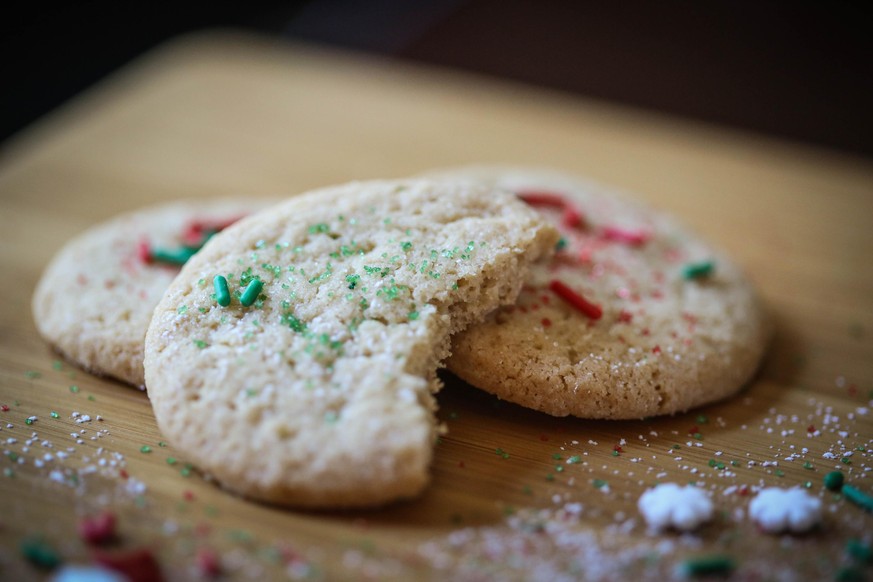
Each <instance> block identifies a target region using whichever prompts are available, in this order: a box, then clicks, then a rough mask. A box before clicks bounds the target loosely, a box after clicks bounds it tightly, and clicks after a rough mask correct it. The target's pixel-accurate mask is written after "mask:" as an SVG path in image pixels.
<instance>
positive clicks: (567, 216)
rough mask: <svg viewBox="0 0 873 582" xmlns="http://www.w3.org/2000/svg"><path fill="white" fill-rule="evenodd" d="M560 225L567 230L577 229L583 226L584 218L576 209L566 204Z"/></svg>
mask: <svg viewBox="0 0 873 582" xmlns="http://www.w3.org/2000/svg"><path fill="white" fill-rule="evenodd" d="M561 224H563V225H564V226H565V227H567V228H579V227H581V226H582V225H584V224H585V217H584V215H583V214H582V213H581V212H579V210H578V209H576V208H574V207H572V206H570V205H569V204H567V205H566V206H565V207H564V214H563V216H561Z"/></svg>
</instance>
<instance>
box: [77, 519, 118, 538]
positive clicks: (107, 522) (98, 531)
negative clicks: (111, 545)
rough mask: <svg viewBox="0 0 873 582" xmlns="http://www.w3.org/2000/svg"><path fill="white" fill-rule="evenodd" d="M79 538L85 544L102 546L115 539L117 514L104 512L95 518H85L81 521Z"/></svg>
mask: <svg viewBox="0 0 873 582" xmlns="http://www.w3.org/2000/svg"><path fill="white" fill-rule="evenodd" d="M78 532H79V537H80V538H82V539H83V540H84V541H85V543H88V544H91V545H100V544H105V543H107V542H110V541H112V540H113V539H114V538H115V514H114V513H111V512H109V511H104V512H103V513H101V514H100V515H97V516H95V517H83V518H82V519H81V520H79V526H78Z"/></svg>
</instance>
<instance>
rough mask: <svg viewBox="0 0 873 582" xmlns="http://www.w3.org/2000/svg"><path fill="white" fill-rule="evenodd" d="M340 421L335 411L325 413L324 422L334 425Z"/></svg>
mask: <svg viewBox="0 0 873 582" xmlns="http://www.w3.org/2000/svg"><path fill="white" fill-rule="evenodd" d="M338 420H339V414H338V413H337V412H336V411H335V410H328V411H327V412H325V413H324V422H326V423H328V424H334V423H335V422H337V421H338Z"/></svg>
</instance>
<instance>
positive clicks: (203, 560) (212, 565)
mask: <svg viewBox="0 0 873 582" xmlns="http://www.w3.org/2000/svg"><path fill="white" fill-rule="evenodd" d="M194 560H195V561H196V562H197V569H198V570H199V571H200V574H202V575H203V576H206V577H207V578H215V577H217V576H218V575H219V574H221V559H220V558H219V557H218V554H217V553H216V552H215V550H212V549H209V548H200V549H199V550H197V555H196V556H195V557H194Z"/></svg>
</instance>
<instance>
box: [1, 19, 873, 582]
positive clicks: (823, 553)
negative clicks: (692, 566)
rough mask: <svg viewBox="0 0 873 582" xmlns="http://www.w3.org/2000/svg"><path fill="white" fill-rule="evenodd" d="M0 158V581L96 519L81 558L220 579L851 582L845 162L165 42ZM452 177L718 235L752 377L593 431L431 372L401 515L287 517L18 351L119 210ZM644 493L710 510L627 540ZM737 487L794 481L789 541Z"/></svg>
mask: <svg viewBox="0 0 873 582" xmlns="http://www.w3.org/2000/svg"><path fill="white" fill-rule="evenodd" d="M0 156H2V157H0V260H2V270H0V272H2V274H3V281H4V284H3V295H2V301H0V404H2V405H3V409H2V411H0V448H2V450H3V453H4V454H3V456H2V458H0V466H2V471H3V473H2V475H0V578H2V579H4V580H24V579H32V578H38V577H39V576H48V575H49V572H48V571H47V570H45V569H39V568H37V567H35V566H33V565H32V564H30V563H28V562H27V561H26V559H25V557H24V554H23V553H22V551H21V545H22V543H25V544H27V543H31V544H34V543H37V542H38V543H42V544H45V545H46V546H47V547H51V548H52V549H53V550H54V551H55V552H56V553H57V554H58V556H59V557H60V558H61V559H62V560H63V561H64V562H65V563H78V564H87V563H89V562H90V560H91V559H92V556H93V550H92V549H90V548H89V547H88V546H87V545H86V544H85V543H84V542H83V540H82V539H81V538H80V537H79V536H78V534H77V531H76V527H77V524H78V523H79V520H80V519H81V518H82V517H84V516H91V515H96V514H98V513H100V512H101V511H105V510H110V511H112V512H114V513H115V514H116V515H117V517H118V530H119V535H118V539H117V541H116V542H115V543H114V544H113V545H111V546H109V547H108V548H107V549H105V550H104V551H108V552H113V553H121V552H126V551H131V550H136V549H139V548H148V549H149V550H151V551H152V552H153V553H154V555H155V556H156V557H157V559H158V561H159V563H160V565H161V569H162V572H163V575H164V576H165V577H166V578H167V579H170V580H175V579H180V580H182V579H197V578H203V577H206V572H204V560H207V559H208V556H209V555H210V552H212V553H214V554H212V555H214V556H216V557H217V558H218V561H219V563H220V566H221V571H222V573H221V576H222V577H224V578H226V579H251V578H259V579H416V580H418V579H429V578H433V579H477V580H478V579H486V580H487V579H538V580H556V579H626V578H631V577H635V578H639V579H653V580H656V579H657V580H660V579H665V578H668V577H671V576H677V575H678V573H677V570H676V568H677V567H678V566H681V565H682V564H683V563H685V561H686V560H687V559H689V558H692V557H701V556H711V555H716V554H717V555H726V556H729V557H731V558H732V560H733V561H734V564H735V570H734V571H733V576H734V577H735V578H737V579H780V580H781V579H817V580H818V579H833V578H835V577H836V576H837V575H839V574H840V573H842V574H843V575H845V574H846V572H854V573H856V574H860V575H864V574H866V575H868V576H869V575H871V574H873V569H871V566H869V565H864V564H861V563H860V562H858V561H857V560H855V559H853V558H852V557H851V556H849V554H848V553H847V551H846V546H847V543H848V542H849V540H853V539H855V540H861V542H862V543H863V544H866V545H867V546H870V544H873V517H871V514H870V513H869V512H865V511H864V510H863V509H861V508H860V507H858V506H856V505H854V504H852V503H850V502H848V501H847V500H845V499H843V498H842V497H841V496H840V495H837V494H834V493H832V492H829V491H826V490H825V489H824V488H823V486H822V480H823V477H824V475H825V474H827V473H828V472H829V471H832V470H834V469H836V468H838V469H841V470H842V471H843V472H844V474H845V476H846V479H847V482H850V483H852V484H854V485H855V486H856V487H858V488H859V489H860V490H862V491H865V492H867V493H871V492H873V476H871V474H870V469H871V467H873V463H871V459H870V455H871V453H870V449H871V447H873V412H869V411H868V409H869V408H870V406H871V399H873V268H871V261H870V252H871V250H873V228H871V217H873V164H871V163H870V160H865V159H859V158H850V157H845V156H842V155H837V154H835V153H832V152H828V151H823V150H814V149H808V148H805V147H800V146H796V145H792V144H790V143H785V142H778V141H774V140H769V139H766V138H763V137H760V136H754V135H746V134H741V133H732V132H729V131H726V130H723V129H720V128H714V127H709V126H703V125H697V124H693V123H690V122H686V121H683V120H680V119H672V118H666V117H656V116H652V115H649V114H643V113H640V112H638V111H634V110H629V109H622V108H617V107H614V106H610V105H608V104H604V103H599V102H592V101H583V100H579V99H575V98H569V97H567V96H565V95H562V94H558V93H550V92H544V91H540V90H536V89H533V88H529V87H525V86H520V85H513V84H503V83H499V82H495V81H486V80H484V79H480V78H476V77H470V76H462V75H459V74H456V73H452V72H448V71H443V70H430V69H419V68H410V67H405V66H400V65H398V64H395V63H391V62H387V61H379V60H373V59H369V58H365V57H361V56H355V55H348V54H335V53H329V52H325V51H322V50H318V49H314V48H311V47H305V46H295V45H277V44H273V43H271V42H268V41H265V40H262V39H257V38H250V37H241V36H236V35H233V34H230V33H221V34H219V33H213V34H208V35H201V36H195V37H189V38H186V39H183V40H180V41H177V42H175V43H172V44H170V45H168V46H165V47H163V48H162V49H160V50H159V51H157V52H156V53H153V54H151V55H149V56H148V57H147V58H146V59H144V60H143V61H140V62H138V63H136V64H135V65H134V66H131V67H129V68H128V69H127V70H125V71H124V72H123V73H121V74H120V75H117V76H116V77H114V78H113V79H111V80H110V81H109V82H107V83H104V84H103V85H100V86H98V87H97V88H96V89H94V90H92V91H90V92H89V93H87V94H86V95H84V96H83V97H81V98H79V99H78V100H76V101H75V102H73V103H70V104H69V105H67V106H66V107H64V108H63V109H62V110H60V111H58V112H56V113H55V114H53V115H51V116H49V117H48V118H47V119H45V120H43V121H42V122H40V123H39V124H37V125H36V126H34V127H32V128H31V129H30V130H29V131H27V132H26V133H24V134H22V135H20V136H19V137H18V138H17V139H15V140H14V141H12V142H9V143H7V144H5V146H4V149H3V150H2V152H0ZM473 162H500V163H519V164H535V165H546V166H551V167H554V168H558V169H564V170H569V171H572V172H575V173H579V174H583V175H586V176H588V177H590V178H592V179H595V180H598V181H601V182H603V183H606V184H611V185H614V186H617V187H619V188H622V189H625V190H629V191H632V192H635V193H636V194H637V195H638V196H639V197H641V198H643V199H645V200H647V201H648V202H650V203H652V204H655V205H656V206H659V207H661V208H664V209H667V210H669V211H671V212H673V213H675V214H676V215H678V216H679V217H681V218H682V219H683V220H684V221H685V222H686V223H688V224H690V225H691V226H692V227H694V228H696V229H697V230H699V231H700V232H702V233H704V234H705V236H706V237H708V238H709V239H710V240H712V241H714V242H716V243H718V244H720V245H721V246H723V247H725V248H726V249H727V250H728V251H729V252H730V253H731V254H732V255H733V256H734V257H735V258H736V260H737V262H738V263H740V264H741V265H743V266H744V267H745V268H746V269H747V271H748V273H749V275H750V276H751V278H752V279H753V280H754V281H755V283H756V285H757V286H758V287H759V289H760V292H761V294H762V296H763V297H764V299H765V301H766V303H767V306H768V309H769V310H770V311H771V313H772V315H773V317H774V320H775V322H776V328H777V331H776V337H775V339H774V342H773V345H772V347H771V349H770V353H769V355H768V358H767V361H766V362H765V364H764V366H763V368H762V371H761V373H760V375H759V376H758V378H757V379H756V380H755V381H754V382H753V383H752V384H751V385H750V386H749V387H748V388H747V389H746V390H745V391H744V392H743V393H742V394H741V395H739V396H738V397H736V398H734V399H732V400H730V401H728V402H724V403H721V404H718V405H714V406H709V407H706V408H704V409H701V410H695V411H691V412H689V413H687V414H682V415H677V416H674V417H668V418H656V419H648V420H642V421H635V422H590V421H584V420H579V419H571V418H564V419H561V418H552V417H548V416H545V415H542V414H538V413H534V412H531V411H527V410H524V409H521V408H519V407H516V406H513V405H510V404H507V403H502V402H500V401H498V400H496V399H494V398H492V397H490V396H488V395H485V394H483V393H480V392H478V391H476V390H474V389H472V388H470V387H468V386H465V385H463V384H462V383H460V382H458V381H456V380H453V379H452V378H451V377H448V376H446V381H447V387H446V388H445V390H444V391H443V392H442V393H441V394H440V396H439V401H440V406H441V410H440V412H439V415H440V418H441V419H442V420H443V421H444V422H445V423H446V424H447V426H448V429H449V430H448V433H447V434H446V435H445V437H444V438H443V439H442V440H441V442H440V443H439V444H438V445H437V449H436V455H435V462H434V467H433V476H434V479H433V484H432V485H431V486H430V487H429V489H428V490H427V492H426V493H425V494H424V495H423V496H422V497H421V498H419V499H415V500H412V501H408V502H402V503H397V504H394V505H391V506H389V507H385V508H381V509H375V510H371V511H354V512H299V511H293V510H287V509H279V508H274V507H269V506H265V505H260V504H257V503H252V502H249V501H246V500H243V499H240V498H237V497H234V496H232V495H230V494H227V493H225V492H223V491H222V490H221V489H220V488H218V487H217V486H215V485H214V484H213V483H211V482H209V481H208V480H206V479H204V477H203V476H202V475H200V474H199V473H198V472H197V470H196V467H191V466H190V465H188V464H187V463H186V459H184V457H183V456H182V455H181V454H180V453H179V452H177V451H175V450H174V448H173V445H172V443H165V442H164V441H163V440H162V437H161V435H160V434H159V432H158V430H157V428H156V425H155V422H154V418H153V416H152V413H151V409H150V407H149V403H148V399H147V397H146V394H145V393H143V392H140V391H137V390H135V389H132V388H129V387H127V386H124V385H121V384H118V383H116V382H113V381H109V380H106V379H101V378H96V377H93V376H90V375H89V374H87V373H85V372H83V371H81V370H79V369H77V368H76V367H75V366H74V365H72V364H71V363H69V362H66V361H62V360H61V359H59V357H58V356H57V355H55V354H53V353H52V351H51V349H50V347H49V346H47V345H46V344H45V343H44V342H43V341H42V340H41V339H40V338H39V337H38V335H37V334H36V331H35V328H34V324H33V320H32V315H31V312H30V298H31V294H32V292H33V289H34V286H35V284H36V282H37V280H38V277H39V275H40V273H41V271H42V269H43V268H44V267H45V265H46V264H47V262H48V260H49V259H50V258H51V256H52V255H53V254H54V253H55V252H56V251H57V250H58V249H59V248H60V247H61V246H62V245H63V244H64V242H65V241H66V240H67V239H69V238H70V237H72V236H73V235H75V234H76V233H78V232H80V231H82V230H84V229H86V228H87V227H89V226H91V225H94V224H96V223H98V222H100V221H102V220H104V219H107V218H109V217H111V216H113V215H115V214H118V213H120V212H122V211H127V210H130V209H134V208H137V207H139V206H143V205H146V204H150V203H154V202H160V201H168V200H172V199H176V198H182V197H185V198H190V197H194V198H198V197H212V196H227V195H248V194H251V195H258V196H270V195H293V194H296V193H299V192H301V191H303V190H305V189H308V188H311V187H316V186H323V185H327V184H331V183H338V182H342V181H346V180H349V179H358V178H377V177H399V176H404V175H409V174H413V173H418V172H422V171H425V170H429V169H432V168H435V167H444V166H450V165H455V164H463V163H473ZM54 413H56V416H57V417H56V418H55V414H54ZM74 413H79V414H80V415H85V414H87V415H89V416H90V417H91V419H92V420H91V421H89V422H80V423H77V422H76V420H77V418H74V416H73V414H74ZM98 415H99V416H100V418H101V419H102V420H97V416H98ZM30 417H35V420H32V421H30V424H28V420H27V419H28V418H30ZM81 418H82V417H81V416H79V418H78V419H79V420H81ZM695 433H696V434H697V435H698V436H697V437H695V436H694V434H695ZM144 447H145V448H144ZM666 481H675V482H679V483H688V482H691V481H694V482H696V483H698V484H700V485H701V486H703V487H704V488H705V490H707V491H709V492H710V493H711V494H712V499H713V501H714V503H715V506H716V518H715V520H714V521H713V522H712V523H710V524H709V525H707V526H705V527H704V528H702V529H701V530H699V531H697V532H695V533H694V534H685V535H680V534H677V533H674V532H666V533H662V534H654V533H651V532H648V531H647V529H646V527H645V524H644V523H643V522H642V519H641V517H640V515H639V513H638V511H637V508H636V502H637V499H638V497H639V495H640V494H641V493H642V492H643V491H644V490H645V489H646V488H648V487H650V486H652V485H654V484H655V483H657V482H666ZM761 486H779V487H793V486H801V487H807V488H808V490H809V491H810V492H811V493H812V494H814V495H817V496H820V497H821V499H822V500H823V502H824V519H823V523H822V524H821V525H820V526H819V527H818V528H817V529H816V530H814V531H812V532H810V533H808V534H806V535H803V536H780V535H767V534H764V533H762V532H760V531H758V530H757V528H756V527H755V525H754V524H753V523H752V522H751V521H750V519H749V518H748V512H747V507H748V503H749V500H750V498H751V497H752V496H753V495H754V491H755V490H756V489H757V488H759V487H761Z"/></svg>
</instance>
